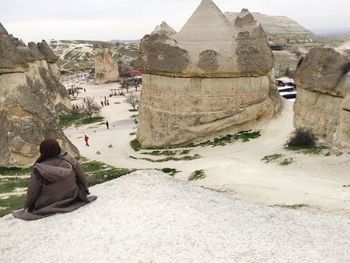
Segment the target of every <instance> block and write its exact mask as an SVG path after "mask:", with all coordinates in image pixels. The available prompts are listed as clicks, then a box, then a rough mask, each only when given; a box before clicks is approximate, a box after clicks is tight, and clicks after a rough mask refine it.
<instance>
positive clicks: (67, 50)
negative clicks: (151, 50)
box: [50, 40, 138, 74]
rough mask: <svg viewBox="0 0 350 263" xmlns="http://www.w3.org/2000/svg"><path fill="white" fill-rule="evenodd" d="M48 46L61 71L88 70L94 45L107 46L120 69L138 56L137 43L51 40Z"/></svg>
mask: <svg viewBox="0 0 350 263" xmlns="http://www.w3.org/2000/svg"><path fill="white" fill-rule="evenodd" d="M50 46H51V48H52V49H53V51H54V52H55V54H56V55H58V56H59V57H60V58H59V60H58V61H57V63H58V65H59V67H60V69H61V72H62V73H67V74H71V73H75V72H80V71H85V72H89V71H90V70H91V69H92V68H93V67H94V60H95V53H94V46H102V47H106V48H109V50H110V51H111V53H112V57H113V58H114V60H115V61H116V62H117V63H118V66H119V68H120V69H123V68H128V67H130V65H131V64H132V63H133V62H134V61H135V60H136V58H137V56H138V43H137V42H135V43H127V44H124V43H120V42H117V43H112V42H103V41H87V40H52V41H51V42H50Z"/></svg>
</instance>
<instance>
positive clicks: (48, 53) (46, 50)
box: [37, 40, 58, 63]
mask: <svg viewBox="0 0 350 263" xmlns="http://www.w3.org/2000/svg"><path fill="white" fill-rule="evenodd" d="M37 46H38V49H39V51H40V52H41V54H43V56H44V57H45V59H46V61H47V62H48V63H55V62H56V61H57V60H58V57H57V56H56V55H55V53H54V52H53V51H52V49H51V48H50V47H49V45H48V44H47V42H46V41H45V40H43V41H42V42H41V43H38V44H37Z"/></svg>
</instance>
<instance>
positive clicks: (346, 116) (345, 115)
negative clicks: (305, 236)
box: [294, 48, 350, 147]
mask: <svg viewBox="0 0 350 263" xmlns="http://www.w3.org/2000/svg"><path fill="white" fill-rule="evenodd" d="M294 79H295V81H296V84H297V91H298V96H297V99H296V101H295V104H294V127H295V128H296V129H306V130H309V131H310V132H312V133H313V134H314V135H316V136H318V137H321V138H323V139H325V140H327V141H328V142H329V143H330V144H333V145H338V146H347V147H350V55H349V53H347V52H345V51H340V50H335V49H333V48H314V49H311V50H310V52H309V53H308V54H307V56H306V57H305V59H304V61H303V63H302V64H301V66H300V67H299V68H298V70H297V71H296V73H295V75H294Z"/></svg>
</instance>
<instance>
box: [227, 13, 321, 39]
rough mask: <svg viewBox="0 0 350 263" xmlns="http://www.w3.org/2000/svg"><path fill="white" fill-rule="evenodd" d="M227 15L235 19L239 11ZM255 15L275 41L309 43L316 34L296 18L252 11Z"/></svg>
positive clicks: (232, 19)
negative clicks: (296, 20) (300, 23)
mask: <svg viewBox="0 0 350 263" xmlns="http://www.w3.org/2000/svg"><path fill="white" fill-rule="evenodd" d="M225 15H226V16H227V17H228V18H229V20H231V21H235V20H236V18H237V17H238V16H239V13H235V12H226V13H225ZM252 15H253V17H254V18H255V19H256V20H257V21H258V22H259V23H260V24H261V26H262V28H263V29H264V31H265V32H266V34H267V37H268V39H269V40H270V41H272V42H275V43H281V44H285V43H290V44H295V43H309V42H313V40H314V39H315V38H316V36H315V35H314V34H313V33H312V32H311V31H309V30H307V29H306V28H304V27H302V26H301V25H299V24H298V23H297V22H295V21H294V20H292V19H290V18H289V17H285V16H267V15H264V14H260V13H252Z"/></svg>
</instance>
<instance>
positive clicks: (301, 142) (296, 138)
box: [287, 129, 316, 148]
mask: <svg viewBox="0 0 350 263" xmlns="http://www.w3.org/2000/svg"><path fill="white" fill-rule="evenodd" d="M315 145H316V137H315V135H313V134H312V133H311V132H310V131H308V130H306V129H297V130H296V131H295V132H294V134H293V136H292V137H291V138H290V139H289V141H288V142H287V147H288V148H295V147H297V148H312V147H314V146H315Z"/></svg>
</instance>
